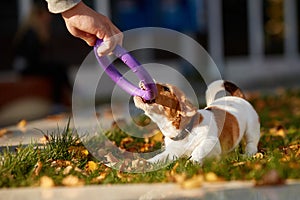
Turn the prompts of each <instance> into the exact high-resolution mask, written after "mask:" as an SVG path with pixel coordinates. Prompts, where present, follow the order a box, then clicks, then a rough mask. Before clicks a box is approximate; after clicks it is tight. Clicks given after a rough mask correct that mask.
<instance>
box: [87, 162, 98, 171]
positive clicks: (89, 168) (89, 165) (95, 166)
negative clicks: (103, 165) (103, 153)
mask: <svg viewBox="0 0 300 200" xmlns="http://www.w3.org/2000/svg"><path fill="white" fill-rule="evenodd" d="M97 169H98V164H97V163H95V162H94V161H88V162H87V164H86V166H85V170H86V171H87V172H93V171H95V170H97Z"/></svg>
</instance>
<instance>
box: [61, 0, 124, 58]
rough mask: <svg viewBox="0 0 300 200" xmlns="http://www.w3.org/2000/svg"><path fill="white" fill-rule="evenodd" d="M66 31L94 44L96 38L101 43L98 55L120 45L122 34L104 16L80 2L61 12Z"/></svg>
mask: <svg viewBox="0 0 300 200" xmlns="http://www.w3.org/2000/svg"><path fill="white" fill-rule="evenodd" d="M62 17H63V19H64V20H65V23H66V26H67V29H68V31H69V32H70V33H71V34H72V35H73V36H75V37H78V38H81V39H83V40H84V41H85V42H86V43H87V44H88V45H90V46H94V45H95V43H96V40H97V38H99V39H102V40H103V43H102V45H101V46H100V47H99V48H98V55H99V56H103V55H106V54H109V53H111V52H112V51H113V50H114V48H115V47H116V45H117V44H119V45H122V41H123V34H122V32H121V31H120V30H119V29H118V28H117V27H116V26H115V25H114V24H113V23H112V22H111V20H110V19H109V18H107V17H106V16H104V15H102V14H100V13H97V12H96V11H94V10H93V9H91V8H89V7H88V6H86V5H85V4H84V3H83V2H80V3H79V4H77V5H76V6H75V7H73V8H71V9H70V10H67V11H65V12H63V13H62Z"/></svg>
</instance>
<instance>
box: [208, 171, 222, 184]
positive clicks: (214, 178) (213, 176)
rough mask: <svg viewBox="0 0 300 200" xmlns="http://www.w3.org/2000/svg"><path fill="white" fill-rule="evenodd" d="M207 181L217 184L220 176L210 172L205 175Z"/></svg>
mask: <svg viewBox="0 0 300 200" xmlns="http://www.w3.org/2000/svg"><path fill="white" fill-rule="evenodd" d="M205 180H206V181H207V182H215V181H218V180H219V178H218V176H217V175H216V174H215V173H213V172H208V173H207V174H205Z"/></svg>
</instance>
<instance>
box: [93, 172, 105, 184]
mask: <svg viewBox="0 0 300 200" xmlns="http://www.w3.org/2000/svg"><path fill="white" fill-rule="evenodd" d="M106 176H107V173H101V174H100V176H97V177H96V178H93V179H92V183H101V182H102V181H103V180H104V179H105V178H106Z"/></svg>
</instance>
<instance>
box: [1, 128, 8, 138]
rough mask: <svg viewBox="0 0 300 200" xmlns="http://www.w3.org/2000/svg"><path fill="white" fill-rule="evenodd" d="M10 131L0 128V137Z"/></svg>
mask: <svg viewBox="0 0 300 200" xmlns="http://www.w3.org/2000/svg"><path fill="white" fill-rule="evenodd" d="M9 132H10V131H9V130H7V129H6V128H3V129H0V137H2V136H3V135H5V134H7V133H9Z"/></svg>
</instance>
